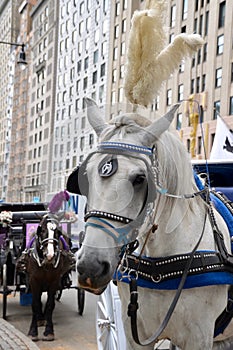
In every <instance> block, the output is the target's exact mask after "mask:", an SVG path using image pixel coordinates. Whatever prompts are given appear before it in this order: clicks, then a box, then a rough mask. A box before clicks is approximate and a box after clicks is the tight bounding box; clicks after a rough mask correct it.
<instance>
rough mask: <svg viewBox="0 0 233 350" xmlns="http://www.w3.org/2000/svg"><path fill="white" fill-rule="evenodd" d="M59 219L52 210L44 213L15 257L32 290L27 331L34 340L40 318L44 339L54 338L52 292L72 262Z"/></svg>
mask: <svg viewBox="0 0 233 350" xmlns="http://www.w3.org/2000/svg"><path fill="white" fill-rule="evenodd" d="M60 219H61V218H59V217H58V215H55V214H51V213H50V214H47V215H45V216H44V217H43V219H42V221H41V223H40V225H39V226H38V229H37V232H36V234H35V235H34V236H33V237H32V238H31V240H30V242H29V244H28V247H27V249H26V251H25V252H24V254H23V255H22V256H21V258H20V259H19V261H18V270H21V271H22V270H24V271H25V272H26V274H27V276H28V281H29V286H30V289H31V293H32V321H31V325H30V329H29V332H28V335H29V336H31V338H32V340H34V341H37V340H38V324H39V323H40V321H41V320H43V319H44V320H45V330H44V334H43V340H54V329H53V321H52V314H53V310H54V308H55V294H56V291H57V290H59V289H60V288H61V278H62V276H63V275H64V274H65V273H66V272H68V271H69V270H71V269H72V268H73V267H74V265H75V258H74V255H73V254H72V253H71V251H70V249H69V248H70V247H69V243H68V237H66V236H65V235H63V234H62V230H61V227H60ZM43 292H47V302H46V305H45V308H44V311H43V310H42V301H41V296H42V293H43Z"/></svg>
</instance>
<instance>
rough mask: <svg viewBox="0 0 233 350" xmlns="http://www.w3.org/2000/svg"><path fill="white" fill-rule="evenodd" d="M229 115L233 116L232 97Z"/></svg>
mask: <svg viewBox="0 0 233 350" xmlns="http://www.w3.org/2000/svg"><path fill="white" fill-rule="evenodd" d="M229 115H233V96H231V97H230V105H229Z"/></svg>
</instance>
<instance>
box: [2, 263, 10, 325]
mask: <svg viewBox="0 0 233 350" xmlns="http://www.w3.org/2000/svg"><path fill="white" fill-rule="evenodd" d="M2 288H3V298H2V317H3V319H4V320H5V319H6V309H7V295H8V294H9V293H8V288H7V265H6V264H4V265H3V267H2Z"/></svg>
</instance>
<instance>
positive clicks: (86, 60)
mask: <svg viewBox="0 0 233 350" xmlns="http://www.w3.org/2000/svg"><path fill="white" fill-rule="evenodd" d="M88 65H89V57H86V58H85V60H84V69H85V70H86V69H87V68H88Z"/></svg>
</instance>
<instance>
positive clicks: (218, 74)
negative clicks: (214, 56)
mask: <svg viewBox="0 0 233 350" xmlns="http://www.w3.org/2000/svg"><path fill="white" fill-rule="evenodd" d="M221 85H222V68H218V69H216V73H215V87H216V88H217V87H220V86H221Z"/></svg>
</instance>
